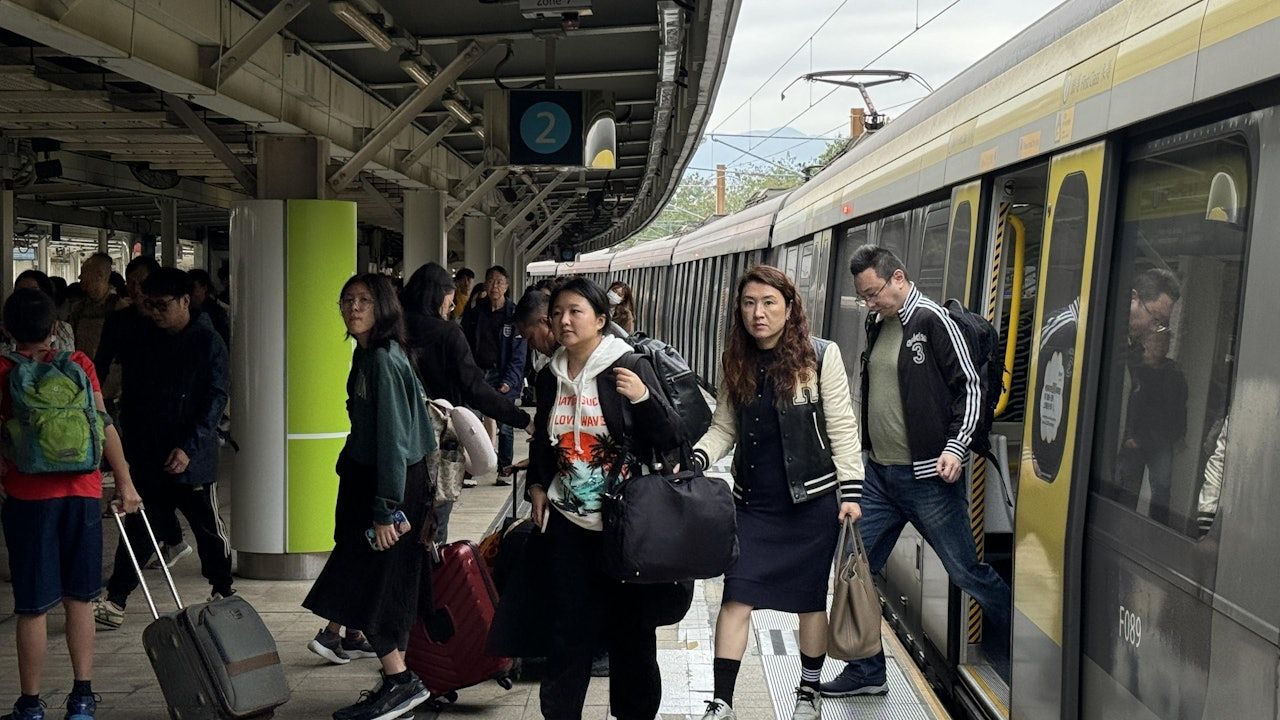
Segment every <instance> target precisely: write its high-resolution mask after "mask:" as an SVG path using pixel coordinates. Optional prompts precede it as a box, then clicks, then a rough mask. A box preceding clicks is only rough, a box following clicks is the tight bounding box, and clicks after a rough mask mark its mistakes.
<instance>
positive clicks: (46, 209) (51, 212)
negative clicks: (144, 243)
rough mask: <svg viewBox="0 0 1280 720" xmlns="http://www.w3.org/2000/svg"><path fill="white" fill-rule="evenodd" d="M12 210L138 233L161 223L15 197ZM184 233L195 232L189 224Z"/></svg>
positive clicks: (152, 230) (37, 217) (30, 217)
mask: <svg viewBox="0 0 1280 720" xmlns="http://www.w3.org/2000/svg"><path fill="white" fill-rule="evenodd" d="M14 210H15V211H16V212H15V214H16V215H17V216H18V217H19V218H26V219H28V220H38V221H42V222H49V223H57V224H59V225H81V226H84V227H93V228H106V229H108V230H121V231H123V232H130V233H140V234H141V233H158V232H160V224H159V223H158V222H154V221H151V220H147V219H145V218H132V217H127V216H124V215H118V214H116V213H113V212H111V211H109V210H82V209H80V208H74V207H67V206H65V205H51V204H49V203H42V202H37V201H35V200H15V201H14ZM184 232H185V233H191V234H194V231H193V229H192V228H191V227H190V226H180V227H179V234H183V233H184Z"/></svg>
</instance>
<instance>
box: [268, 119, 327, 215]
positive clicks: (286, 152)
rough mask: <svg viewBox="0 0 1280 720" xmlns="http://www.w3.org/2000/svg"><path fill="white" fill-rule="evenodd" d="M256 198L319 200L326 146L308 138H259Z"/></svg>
mask: <svg viewBox="0 0 1280 720" xmlns="http://www.w3.org/2000/svg"><path fill="white" fill-rule="evenodd" d="M257 151H258V152H257V156H258V197H259V198H260V199H262V200H295V199H296V200H323V199H325V198H326V197H328V196H329V190H328V188H329V182H328V177H327V175H326V171H327V170H328V164H329V142H328V141H327V140H323V139H321V138H318V137H314V136H311V135H259V136H258V137H257Z"/></svg>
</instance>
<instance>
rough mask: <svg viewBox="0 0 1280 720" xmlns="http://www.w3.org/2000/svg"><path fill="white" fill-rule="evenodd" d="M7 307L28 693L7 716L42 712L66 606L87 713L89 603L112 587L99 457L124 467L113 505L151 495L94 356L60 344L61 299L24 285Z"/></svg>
mask: <svg viewBox="0 0 1280 720" xmlns="http://www.w3.org/2000/svg"><path fill="white" fill-rule="evenodd" d="M3 312H4V325H5V329H6V330H8V332H9V334H10V335H12V336H13V338H14V340H15V342H16V344H17V349H16V351H15V352H14V353H11V354H9V355H7V356H5V357H0V430H2V433H3V439H4V442H3V445H4V459H3V461H2V462H0V486H3V488H4V493H3V505H2V506H0V525H3V528H4V537H5V544H6V545H7V547H8V550H9V570H10V573H11V574H12V576H13V595H14V608H15V613H16V614H17V615H18V632H17V641H18V674H19V678H20V684H21V690H22V695H21V696H20V697H19V698H18V700H17V702H16V703H14V706H13V710H12V712H10V713H9V714H7V715H4V716H2V717H0V720H43V719H44V716H45V713H44V701H43V700H41V699H40V689H41V687H40V685H41V680H42V677H41V675H42V673H43V670H44V661H45V653H46V648H47V645H48V637H47V623H46V617H47V614H48V612H49V611H50V610H51V609H53V608H54V607H55V606H56V605H58V604H59V603H61V604H62V606H63V609H64V611H65V612H66V617H67V619H66V633H67V649H68V650H69V651H70V653H71V665H72V668H73V670H74V673H75V678H74V680H75V682H74V685H73V686H72V690H71V693H70V694H69V695H68V696H67V699H66V703H65V704H66V715H65V718H66V719H67V720H89V719H90V718H93V717H94V712H95V709H96V698H95V697H94V695H93V690H92V688H91V686H90V678H91V677H92V674H93V645H94V620H93V608H92V606H91V605H90V601H92V600H93V599H94V598H95V597H97V595H98V591H99V590H100V589H101V587H102V518H101V512H100V511H99V506H98V499H99V498H100V497H101V496H102V473H101V472H99V470H98V466H99V464H100V462H101V460H102V457H103V455H104V454H105V455H106V458H107V462H108V463H109V464H110V466H111V469H112V470H114V471H115V478H116V492H117V498H116V500H115V501H114V502H113V506H115V507H116V508H119V509H123V510H124V511H125V512H129V513H133V512H136V511H137V510H138V508H139V507H140V506H141V502H142V501H141V499H140V498H139V497H138V493H137V492H136V491H135V490H134V487H133V480H132V477H131V476H130V474H129V466H128V464H127V463H126V462H125V459H124V450H123V449H122V447H121V444H120V436H119V434H117V432H116V429H115V427H114V425H113V424H112V421H111V418H110V417H108V416H107V415H106V411H105V409H104V407H105V406H104V405H103V401H102V390H101V388H100V386H99V384H98V376H97V373H96V372H95V371H94V367H93V363H92V362H91V361H90V360H89V358H88V356H86V355H85V354H84V353H81V352H76V353H66V352H61V353H55V352H54V351H53V350H52V349H51V348H50V345H49V337H50V335H51V334H52V332H53V325H54V320H55V319H56V315H55V309H54V304H53V300H52V299H51V298H49V297H48V296H47V295H45V294H44V293H42V292H40V291H39V290H30V289H23V290H16V291H15V292H14V293H13V295H11V296H10V297H9V299H8V301H6V302H5V304H4V311H3Z"/></svg>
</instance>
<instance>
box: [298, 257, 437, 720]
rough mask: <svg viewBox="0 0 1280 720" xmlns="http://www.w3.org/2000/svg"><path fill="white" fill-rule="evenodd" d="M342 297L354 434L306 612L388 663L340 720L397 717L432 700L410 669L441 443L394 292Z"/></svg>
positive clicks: (380, 286) (355, 282)
mask: <svg viewBox="0 0 1280 720" xmlns="http://www.w3.org/2000/svg"><path fill="white" fill-rule="evenodd" d="M339 297H340V299H339V302H338V305H339V307H340V308H341V310H342V318H343V321H344V322H345V323H346V326H347V334H348V336H350V337H351V338H353V339H354V340H355V341H356V344H357V347H356V350H355V354H354V356H353V357H352V361H351V374H350V376H349V377H348V379H347V413H348V415H349V416H350V418H351V434H350V435H349V436H348V437H347V443H346V445H345V446H344V447H343V448H342V454H341V455H340V456H339V458H338V501H337V505H336V507H335V512H334V533H333V539H334V548H333V552H332V553H331V554H330V555H329V560H328V561H327V562H326V563H325V566H324V570H322V571H321V573H320V577H318V578H317V579H316V582H315V585H313V586H312V588H311V592H309V593H308V594H307V597H306V599H305V600H303V602H302V606H303V607H305V608H307V609H308V610H310V611H312V612H314V613H315V614H317V615H319V616H321V617H323V618H327V619H329V620H330V621H332V622H334V623H337V624H339V625H345V626H347V627H354V628H360V629H361V630H363V631H364V633H365V635H366V636H367V637H368V639H369V642H370V644H371V645H372V646H373V649H374V652H375V653H377V656H378V659H379V660H380V661H381V663H382V674H383V680H382V682H381V683H379V685H378V687H377V688H375V689H374V690H372V691H366V692H365V693H363V694H362V695H361V699H360V700H359V701H358V702H356V703H355V704H354V705H350V706H348V707H345V708H342V709H341V710H339V711H337V712H335V713H334V718H335V720H372V719H373V718H381V717H400V716H401V715H403V714H405V713H407V712H409V711H410V710H412V709H413V708H414V707H417V706H418V705H421V704H422V703H423V702H425V701H426V700H427V698H428V697H429V695H430V693H428V691H427V689H426V687H424V686H423V684H422V681H421V680H420V679H419V678H418V677H417V676H416V675H414V674H413V672H412V671H410V670H409V669H408V667H406V665H405V662H404V651H405V650H406V649H407V648H408V646H409V627H410V625H411V624H412V622H413V618H414V616H415V614H416V610H417V607H418V587H419V580H420V577H421V573H422V558H423V554H424V553H423V551H422V547H421V546H420V545H419V544H418V542H417V541H416V534H413V533H411V530H412V529H413V528H420V527H422V526H423V525H425V524H426V523H428V522H429V518H428V513H429V512H430V509H431V501H432V498H433V497H434V495H435V491H434V488H433V486H432V485H433V483H432V480H431V477H430V474H429V473H428V466H429V457H428V456H430V455H431V454H433V453H434V452H436V435H435V431H434V430H433V428H432V425H431V419H430V417H429V416H428V415H427V408H426V403H424V402H423V400H422V394H423V392H422V384H421V383H420V382H419V381H418V376H417V374H416V373H415V372H414V370H413V367H412V366H411V365H410V363H409V358H408V357H407V356H406V355H405V354H404V350H402V349H401V348H402V343H403V339H404V320H403V312H402V310H401V309H400V302H399V300H397V299H396V293H395V288H394V287H393V286H392V285H391V282H390V281H389V280H387V278H386V277H384V276H382V275H376V274H367V275H358V276H356V277H354V278H352V279H351V280H348V281H347V284H346V285H345V286H344V287H343V288H342V293H341V295H340V296H339ZM397 511H398V512H400V513H403V514H404V517H405V519H406V520H407V521H408V526H406V524H405V523H403V522H400V521H398V519H397ZM369 530H372V537H369V536H368V535H367V533H366V531H369ZM392 713H394V714H392Z"/></svg>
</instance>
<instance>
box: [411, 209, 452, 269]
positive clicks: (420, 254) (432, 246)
mask: <svg viewBox="0 0 1280 720" xmlns="http://www.w3.org/2000/svg"><path fill="white" fill-rule="evenodd" d="M444 218H445V205H444V192H443V191H441V190H436V189H434V188H424V189H421V190H405V191H404V265H403V270H402V274H403V276H404V278H405V279H406V280H408V279H409V276H411V275H413V272H414V271H415V270H417V269H418V268H420V267H422V266H423V265H426V264H427V263H429V262H434V263H439V264H440V265H441V266H442V267H445V268H448V267H449V239H448V237H447V236H446V235H445V231H444Z"/></svg>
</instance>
